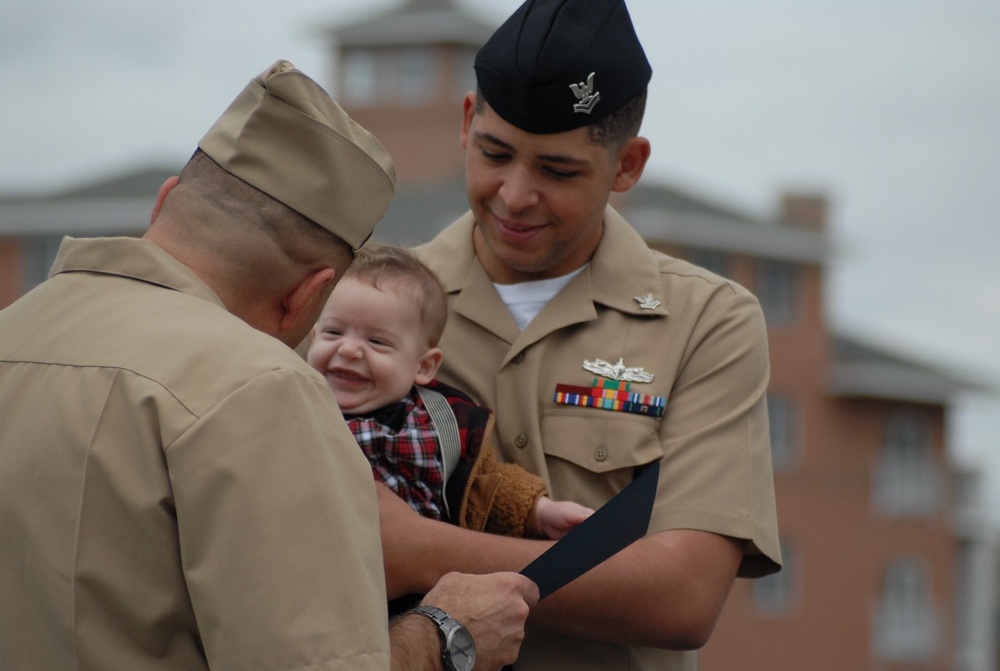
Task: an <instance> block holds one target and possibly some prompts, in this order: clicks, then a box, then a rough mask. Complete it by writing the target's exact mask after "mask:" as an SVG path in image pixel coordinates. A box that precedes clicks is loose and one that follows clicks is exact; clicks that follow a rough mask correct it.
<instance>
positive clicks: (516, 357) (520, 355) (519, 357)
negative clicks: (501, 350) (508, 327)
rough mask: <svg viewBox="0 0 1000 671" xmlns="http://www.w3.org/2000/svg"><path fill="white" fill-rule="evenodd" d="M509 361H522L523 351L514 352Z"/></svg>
mask: <svg viewBox="0 0 1000 671" xmlns="http://www.w3.org/2000/svg"><path fill="white" fill-rule="evenodd" d="M511 361H512V362H513V363H522V362H523V361H524V352H518V353H517V354H515V355H514V358H513V359H511Z"/></svg>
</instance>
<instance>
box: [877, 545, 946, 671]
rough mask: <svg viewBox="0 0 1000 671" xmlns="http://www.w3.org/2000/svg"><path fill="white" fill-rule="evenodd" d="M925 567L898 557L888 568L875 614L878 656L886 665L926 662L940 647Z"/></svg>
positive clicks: (917, 560) (909, 558) (914, 560)
mask: <svg viewBox="0 0 1000 671" xmlns="http://www.w3.org/2000/svg"><path fill="white" fill-rule="evenodd" d="M928 574H929V571H928V570H927V566H926V564H925V563H924V562H923V561H922V560H921V559H919V558H917V557H897V558H895V559H893V560H892V561H891V562H890V563H889V565H888V566H887V567H886V571H885V574H884V577H883V585H882V593H881V595H880V596H879V601H878V605H877V610H876V615H875V622H874V626H875V632H874V636H873V640H874V641H875V653H876V655H877V656H878V659H879V660H880V661H884V662H910V663H913V662H924V661H929V660H930V659H932V658H933V657H934V655H935V653H936V651H937V647H938V624H937V616H936V615H935V612H934V603H933V598H932V596H931V589H930V576H929V575H928Z"/></svg>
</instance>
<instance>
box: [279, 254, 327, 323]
mask: <svg viewBox="0 0 1000 671" xmlns="http://www.w3.org/2000/svg"><path fill="white" fill-rule="evenodd" d="M336 277H337V271H336V270H334V269H333V268H330V267H326V268H320V269H319V270H314V271H313V272H311V273H309V274H308V275H307V276H306V277H305V278H304V279H303V280H302V281H301V282H299V283H298V284H297V285H296V286H295V287H294V288H293V289H292V290H291V291H289V292H288V293H287V294H285V296H284V298H283V299H282V301H281V307H282V315H281V319H280V322H279V324H278V329H279V331H280V332H282V333H295V332H301V337H303V338H304V337H305V335H306V333H308V332H309V329H311V328H312V327H313V326H314V325H315V323H316V320H317V319H319V315H320V312H322V311H323V305H324V304H325V303H326V299H327V298H329V296H330V292H331V291H333V287H334V286H335V285H336V282H335V281H334V280H335V279H336Z"/></svg>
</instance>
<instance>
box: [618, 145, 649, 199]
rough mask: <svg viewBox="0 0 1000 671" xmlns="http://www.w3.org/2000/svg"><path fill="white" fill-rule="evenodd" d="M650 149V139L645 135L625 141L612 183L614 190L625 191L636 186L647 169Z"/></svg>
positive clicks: (619, 154)
mask: <svg viewBox="0 0 1000 671" xmlns="http://www.w3.org/2000/svg"><path fill="white" fill-rule="evenodd" d="M650 151H651V148H650V145H649V140H647V139H646V138H644V137H634V138H632V139H631V140H629V141H628V142H626V143H625V146H624V147H622V149H621V151H620V152H618V163H617V167H618V172H617V173H615V181H614V183H612V185H611V190H612V191H615V192H616V193H623V192H625V191H628V190H629V189H631V188H632V187H633V186H635V184H636V182H638V181H639V178H640V177H642V171H643V170H645V169H646V162H647V161H648V160H649V154H650Z"/></svg>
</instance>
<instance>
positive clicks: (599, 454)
mask: <svg viewBox="0 0 1000 671" xmlns="http://www.w3.org/2000/svg"><path fill="white" fill-rule="evenodd" d="M607 458H608V449H607V448H606V447H599V448H597V449H596V450H594V459H597V460H598V461H604V460H605V459H607Z"/></svg>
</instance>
